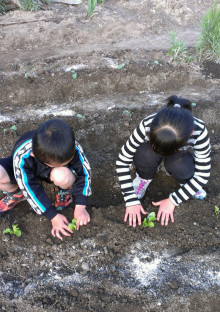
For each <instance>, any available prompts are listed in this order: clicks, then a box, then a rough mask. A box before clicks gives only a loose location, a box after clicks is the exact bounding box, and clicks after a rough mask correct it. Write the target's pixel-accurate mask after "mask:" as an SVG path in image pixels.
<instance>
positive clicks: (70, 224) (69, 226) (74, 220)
mask: <svg viewBox="0 0 220 312" xmlns="http://www.w3.org/2000/svg"><path fill="white" fill-rule="evenodd" d="M68 228H70V229H71V230H72V231H76V219H75V218H74V219H73V220H72V222H71V223H69V225H68Z"/></svg>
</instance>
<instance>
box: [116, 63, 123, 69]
mask: <svg viewBox="0 0 220 312" xmlns="http://www.w3.org/2000/svg"><path fill="white" fill-rule="evenodd" d="M124 66H125V64H119V65H118V67H117V68H118V69H122V68H123V67H124Z"/></svg>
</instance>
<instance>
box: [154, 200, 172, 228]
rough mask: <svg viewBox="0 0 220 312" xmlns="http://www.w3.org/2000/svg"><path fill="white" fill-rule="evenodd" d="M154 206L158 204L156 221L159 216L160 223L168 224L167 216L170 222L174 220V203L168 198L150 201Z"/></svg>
mask: <svg viewBox="0 0 220 312" xmlns="http://www.w3.org/2000/svg"><path fill="white" fill-rule="evenodd" d="M152 204H153V205H154V206H160V208H159V210H158V213H157V221H159V220H160V217H161V225H168V222H169V218H170V219H171V222H174V217H173V213H174V209H175V205H174V204H173V203H172V202H171V200H170V199H169V198H167V199H163V200H161V201H159V202H156V203H155V202H152Z"/></svg>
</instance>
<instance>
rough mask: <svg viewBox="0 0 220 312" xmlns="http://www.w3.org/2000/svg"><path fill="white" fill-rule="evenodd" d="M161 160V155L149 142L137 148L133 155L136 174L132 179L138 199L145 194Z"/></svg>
mask: <svg viewBox="0 0 220 312" xmlns="http://www.w3.org/2000/svg"><path fill="white" fill-rule="evenodd" d="M161 161H162V156H160V155H158V154H156V153H155V152H154V151H153V149H152V147H151V145H150V144H149V143H143V144H141V146H140V147H139V148H138V149H137V151H136V153H135V156H134V163H135V166H136V171H137V176H136V178H135V179H134V180H133V187H134V191H135V193H136V195H137V197H138V198H139V199H141V198H142V197H143V196H144V195H145V192H146V190H147V188H148V185H149V184H150V182H151V181H152V179H153V178H154V176H155V173H156V170H157V167H158V166H159V164H160V162H161Z"/></svg>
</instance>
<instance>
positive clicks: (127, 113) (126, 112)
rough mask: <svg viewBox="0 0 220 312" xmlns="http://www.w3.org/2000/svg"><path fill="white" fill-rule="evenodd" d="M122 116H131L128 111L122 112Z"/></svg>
mask: <svg viewBox="0 0 220 312" xmlns="http://www.w3.org/2000/svg"><path fill="white" fill-rule="evenodd" d="M122 114H123V115H128V116H131V115H132V112H130V111H129V110H127V109H125V110H123V112H122Z"/></svg>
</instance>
